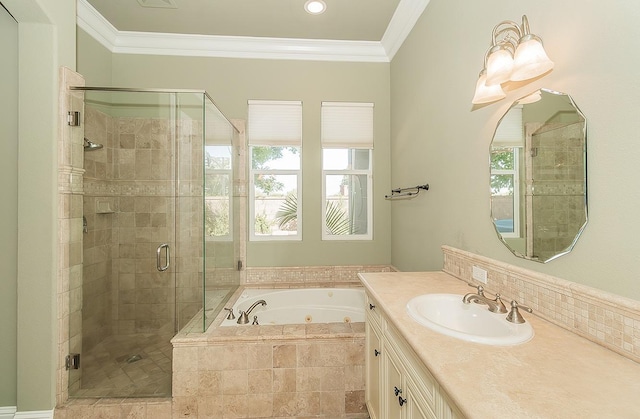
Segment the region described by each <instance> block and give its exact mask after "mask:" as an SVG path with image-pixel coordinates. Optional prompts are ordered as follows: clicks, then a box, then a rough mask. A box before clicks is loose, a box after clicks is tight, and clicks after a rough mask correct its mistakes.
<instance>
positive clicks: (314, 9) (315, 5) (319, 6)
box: [304, 0, 327, 15]
mask: <svg viewBox="0 0 640 419" xmlns="http://www.w3.org/2000/svg"><path fill="white" fill-rule="evenodd" d="M304 10H306V11H307V13H310V14H312V15H319V14H320V13H323V12H324V11H325V10H327V3H325V2H324V1H322V0H307V2H306V3H305V4H304Z"/></svg>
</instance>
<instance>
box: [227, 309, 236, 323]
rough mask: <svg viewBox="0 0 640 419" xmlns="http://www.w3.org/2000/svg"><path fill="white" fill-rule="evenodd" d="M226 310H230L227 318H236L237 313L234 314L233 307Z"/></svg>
mask: <svg viewBox="0 0 640 419" xmlns="http://www.w3.org/2000/svg"><path fill="white" fill-rule="evenodd" d="M225 310H227V311H228V312H229V314H227V320H233V319H235V318H236V316H235V314H233V307H231V308H226V307H225Z"/></svg>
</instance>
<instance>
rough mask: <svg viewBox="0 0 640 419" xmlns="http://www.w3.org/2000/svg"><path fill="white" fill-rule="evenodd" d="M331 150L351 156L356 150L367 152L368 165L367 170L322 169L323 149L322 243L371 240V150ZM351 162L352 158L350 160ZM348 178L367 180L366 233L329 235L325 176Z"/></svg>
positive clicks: (341, 148)
mask: <svg viewBox="0 0 640 419" xmlns="http://www.w3.org/2000/svg"><path fill="white" fill-rule="evenodd" d="M327 149H331V150H348V152H349V153H350V154H351V155H352V156H353V155H354V154H355V151H356V150H367V151H368V154H369V165H368V169H367V170H363V169H353V168H347V169H328V170H327V169H324V149H323V153H322V168H323V169H322V223H321V224H322V240H323V241H336V240H337V241H356V240H358V241H362V240H373V149H372V148H366V149H358V148H347V147H332V148H327ZM351 161H352V162H353V157H352V158H351ZM331 175H338V176H349V175H366V178H367V202H366V204H367V232H366V233H364V234H329V233H328V228H327V201H328V200H329V199H328V197H327V189H326V186H327V176H331Z"/></svg>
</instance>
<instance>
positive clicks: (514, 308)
mask: <svg viewBox="0 0 640 419" xmlns="http://www.w3.org/2000/svg"><path fill="white" fill-rule="evenodd" d="M519 308H521V309H523V310H524V311H527V312H529V313H533V310H532V309H531V307H527V306H525V305H524V304H520V303H518V302H517V301H516V300H512V301H511V311H510V312H509V314H507V321H510V322H511V323H524V322H525V320H524V317H522V314H520V311H518V309H519Z"/></svg>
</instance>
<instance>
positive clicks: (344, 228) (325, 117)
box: [321, 102, 373, 240]
mask: <svg viewBox="0 0 640 419" xmlns="http://www.w3.org/2000/svg"><path fill="white" fill-rule="evenodd" d="M321 125H322V135H321V139H322V148H323V150H322V197H323V199H322V203H323V205H322V213H323V228H322V239H323V240H371V239H372V237H373V233H372V232H373V222H372V221H373V209H372V208H373V206H372V201H373V199H372V191H373V190H372V179H373V172H372V154H373V104H372V103H342V102H340V103H339V102H323V103H322V123H321Z"/></svg>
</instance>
